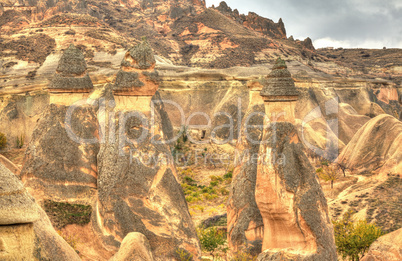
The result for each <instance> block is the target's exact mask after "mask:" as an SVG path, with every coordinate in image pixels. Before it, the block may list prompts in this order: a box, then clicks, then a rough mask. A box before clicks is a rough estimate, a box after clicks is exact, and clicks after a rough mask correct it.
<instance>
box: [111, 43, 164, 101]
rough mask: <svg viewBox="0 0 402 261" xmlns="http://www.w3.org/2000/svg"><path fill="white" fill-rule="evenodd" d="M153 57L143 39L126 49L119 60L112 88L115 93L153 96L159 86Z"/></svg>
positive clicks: (150, 49)
mask: <svg viewBox="0 0 402 261" xmlns="http://www.w3.org/2000/svg"><path fill="white" fill-rule="evenodd" d="M155 63H156V61H155V57H154V53H153V51H152V48H151V47H150V46H149V43H148V41H147V40H146V39H144V40H143V41H142V42H141V43H140V44H138V45H136V46H134V47H133V48H131V49H130V50H128V51H127V53H126V55H125V56H124V59H123V61H122V62H121V70H120V71H119V72H118V73H117V76H116V82H115V85H114V88H113V93H114V94H115V95H130V96H133V95H135V96H153V95H154V94H155V92H156V90H157V89H158V87H159V75H158V72H157V71H155V70H154V68H155Z"/></svg>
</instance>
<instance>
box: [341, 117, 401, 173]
mask: <svg viewBox="0 0 402 261" xmlns="http://www.w3.org/2000/svg"><path fill="white" fill-rule="evenodd" d="M367 141H370V142H367ZM401 148H402V123H401V122H400V121H398V120H397V119H395V118H394V117H392V116H389V115H386V114H383V115H379V116H377V117H375V118H374V119H371V120H370V121H369V122H367V123H366V124H365V125H364V126H363V127H361V128H360V130H359V131H358V132H357V133H356V135H355V136H354V137H353V139H352V140H351V141H350V142H349V144H348V145H347V146H346V148H345V149H344V150H343V151H342V153H341V154H340V155H339V157H338V159H337V161H338V162H339V163H341V164H343V165H345V166H346V167H347V168H348V169H352V170H353V171H355V172H357V173H371V172H380V173H401V171H402V151H401Z"/></svg>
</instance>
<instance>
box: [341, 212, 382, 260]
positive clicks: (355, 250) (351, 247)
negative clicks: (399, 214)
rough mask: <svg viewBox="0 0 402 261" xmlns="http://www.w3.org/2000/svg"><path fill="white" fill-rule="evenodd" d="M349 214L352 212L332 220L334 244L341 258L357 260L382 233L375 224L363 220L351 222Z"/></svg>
mask: <svg viewBox="0 0 402 261" xmlns="http://www.w3.org/2000/svg"><path fill="white" fill-rule="evenodd" d="M351 216H352V213H351V212H348V213H346V214H345V215H344V217H343V219H341V220H339V221H333V224H334V231H335V244H336V249H337V251H338V253H339V254H340V255H342V257H343V258H347V259H349V260H351V261H358V260H359V259H360V258H361V257H363V255H364V253H366V251H367V250H368V248H369V247H370V245H371V244H372V243H373V242H374V241H375V240H376V239H377V238H379V237H380V236H381V235H382V234H383V233H382V231H381V229H380V228H378V227H377V226H376V225H374V224H368V223H367V221H365V220H360V221H356V222H353V221H352V219H351Z"/></svg>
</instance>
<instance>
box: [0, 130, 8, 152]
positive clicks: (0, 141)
mask: <svg viewBox="0 0 402 261" xmlns="http://www.w3.org/2000/svg"><path fill="white" fill-rule="evenodd" d="M6 145H7V138H6V135H4V133H1V132H0V150H1V149H4V148H5V147H6Z"/></svg>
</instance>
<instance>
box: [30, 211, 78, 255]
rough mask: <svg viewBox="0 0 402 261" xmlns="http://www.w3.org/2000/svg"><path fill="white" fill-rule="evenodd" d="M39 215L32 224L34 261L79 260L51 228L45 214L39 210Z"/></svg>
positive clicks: (73, 251)
mask: <svg viewBox="0 0 402 261" xmlns="http://www.w3.org/2000/svg"><path fill="white" fill-rule="evenodd" d="M38 208H39V207H38ZM39 213H40V219H39V220H38V221H36V222H35V223H34V224H33V229H34V232H35V249H34V257H35V260H60V261H70V260H72V261H79V260H81V258H80V257H79V256H78V254H77V252H75V250H74V249H73V248H72V247H71V246H70V245H69V244H68V243H67V242H66V241H64V239H63V238H62V237H61V236H60V235H59V234H58V233H57V232H56V230H55V229H54V228H53V226H52V223H51V222H50V220H49V218H48V216H47V215H46V212H45V211H44V210H43V209H42V208H39Z"/></svg>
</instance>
